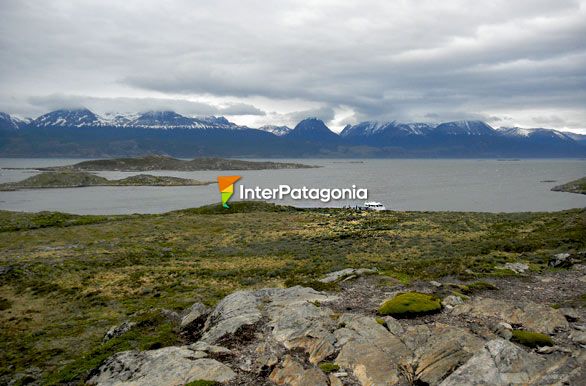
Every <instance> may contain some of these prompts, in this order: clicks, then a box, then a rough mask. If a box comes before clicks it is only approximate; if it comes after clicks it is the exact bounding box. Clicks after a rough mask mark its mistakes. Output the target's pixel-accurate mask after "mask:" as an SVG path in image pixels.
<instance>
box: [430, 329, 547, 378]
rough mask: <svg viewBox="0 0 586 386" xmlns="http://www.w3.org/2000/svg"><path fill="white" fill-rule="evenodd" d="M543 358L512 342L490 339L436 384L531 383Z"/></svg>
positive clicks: (539, 368)
mask: <svg viewBox="0 0 586 386" xmlns="http://www.w3.org/2000/svg"><path fill="white" fill-rule="evenodd" d="M543 367H544V361H543V360H542V359H541V358H540V357H539V356H537V355H536V354H533V353H528V352H525V351H524V350H523V349H521V348H519V347H518V346H516V345H515V344H514V343H511V342H509V341H508V340H504V339H494V340H491V341H489V342H488V343H486V345H485V346H484V348H483V349H481V350H480V351H479V352H478V353H476V354H475V355H474V356H473V357H471V358H470V359H469V360H468V361H467V362H466V363H465V364H464V365H462V366H460V367H459V368H458V369H456V371H454V372H453V373H452V374H450V375H449V376H448V377H447V378H446V379H444V381H443V382H441V383H440V386H461V385H494V386H498V385H503V386H504V385H512V384H515V385H517V384H519V385H522V384H532V382H533V381H534V380H535V378H536V377H537V376H539V375H540V373H541V370H542V369H543Z"/></svg>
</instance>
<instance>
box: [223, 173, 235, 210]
mask: <svg viewBox="0 0 586 386" xmlns="http://www.w3.org/2000/svg"><path fill="white" fill-rule="evenodd" d="M239 179H240V176H218V188H219V189H220V194H221V195H222V206H223V207H224V208H230V207H229V206H228V200H229V199H230V197H232V195H233V194H234V183H235V182H236V181H238V180H239Z"/></svg>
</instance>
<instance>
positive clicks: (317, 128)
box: [284, 118, 339, 142]
mask: <svg viewBox="0 0 586 386" xmlns="http://www.w3.org/2000/svg"><path fill="white" fill-rule="evenodd" d="M284 137H285V138H294V139H300V140H305V141H317V142H323V141H336V140H337V139H338V138H339V136H338V134H336V133H334V132H333V131H331V130H330V129H329V128H328V127H327V126H326V124H325V123H324V122H323V121H322V120H321V119H318V118H307V119H304V120H302V121H301V122H299V123H298V124H297V126H295V128H294V129H293V130H291V131H290V132H289V133H287V134H286V135H285V136H284Z"/></svg>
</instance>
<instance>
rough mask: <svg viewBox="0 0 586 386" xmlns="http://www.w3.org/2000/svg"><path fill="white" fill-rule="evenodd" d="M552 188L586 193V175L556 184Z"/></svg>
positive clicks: (559, 190)
mask: <svg viewBox="0 0 586 386" xmlns="http://www.w3.org/2000/svg"><path fill="white" fill-rule="evenodd" d="M551 190H553V191H556V192H568V193H579V194H586V177H582V178H580V179H577V180H574V181H570V182H568V183H566V184H563V185H559V186H554V187H553V188H552V189H551Z"/></svg>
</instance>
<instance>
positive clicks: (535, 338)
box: [511, 330, 553, 347]
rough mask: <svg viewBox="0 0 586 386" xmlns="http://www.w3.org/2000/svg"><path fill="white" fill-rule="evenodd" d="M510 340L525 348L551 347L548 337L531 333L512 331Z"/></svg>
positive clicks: (551, 343) (551, 342)
mask: <svg viewBox="0 0 586 386" xmlns="http://www.w3.org/2000/svg"><path fill="white" fill-rule="evenodd" d="M511 340H512V341H513V342H517V343H520V344H522V345H523V346H527V347H539V346H553V341H552V340H551V338H550V337H549V336H548V335H545V334H541V333H539V332H533V331H525V330H513V337H512V338H511Z"/></svg>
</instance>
